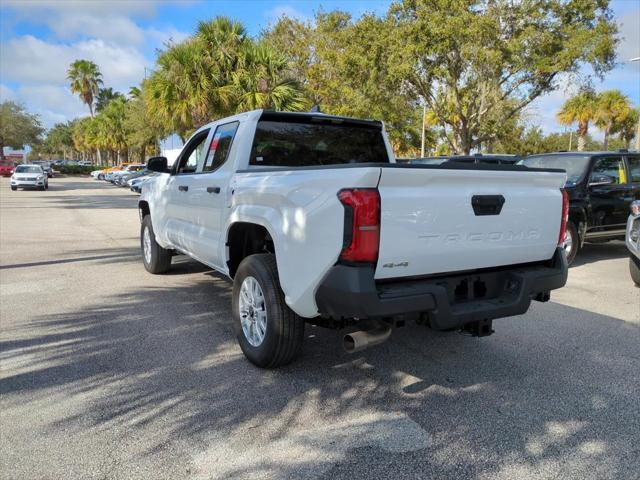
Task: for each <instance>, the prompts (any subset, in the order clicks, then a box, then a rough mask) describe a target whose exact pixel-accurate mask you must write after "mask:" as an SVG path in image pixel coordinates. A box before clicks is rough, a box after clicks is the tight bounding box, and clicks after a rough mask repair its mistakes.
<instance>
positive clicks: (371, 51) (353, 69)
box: [262, 11, 433, 155]
mask: <svg viewBox="0 0 640 480" xmlns="http://www.w3.org/2000/svg"><path fill="white" fill-rule="evenodd" d="M386 28H387V25H386V23H385V20H384V19H380V18H378V17H376V16H374V15H365V16H363V17H361V18H360V19H358V20H357V21H356V22H354V21H353V20H352V18H351V16H350V15H349V14H348V13H346V12H341V11H334V12H329V13H325V12H318V13H317V14H316V16H315V18H314V21H313V23H311V22H300V21H298V20H295V19H291V18H288V17H286V16H285V17H282V18H280V19H279V20H278V21H277V22H276V23H275V24H274V25H273V26H271V27H270V28H269V30H267V31H265V32H263V34H262V38H263V41H264V42H266V43H267V44H269V45H271V46H272V47H273V48H274V49H275V50H276V51H278V52H281V53H283V54H284V55H285V56H286V57H287V58H288V59H289V65H288V72H289V75H290V76H291V77H293V78H294V79H295V80H297V82H298V84H299V85H300V86H301V87H302V90H303V93H304V96H305V97H306V100H307V102H306V104H307V106H311V105H314V104H315V105H320V106H321V109H322V111H323V112H326V113H330V114H334V115H346V116H353V117H364V118H378V119H382V120H384V122H385V126H386V129H387V131H388V133H389V137H390V139H391V143H392V144H393V146H394V149H395V150H396V151H397V152H398V153H401V154H404V155H415V154H417V153H418V152H419V149H418V148H416V147H417V146H419V144H420V129H421V121H422V108H417V104H416V102H415V99H413V98H412V97H411V95H407V94H406V91H405V89H403V88H402V85H401V83H400V82H399V81H398V80H397V79H396V78H394V77H393V76H392V75H390V72H389V69H390V67H391V65H390V64H389V63H388V62H387V54H388V47H387V44H386V33H385V29H386ZM427 133H428V134H429V138H430V139H431V138H433V135H432V133H433V132H430V131H429V132H427Z"/></svg>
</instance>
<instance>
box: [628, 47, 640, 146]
mask: <svg viewBox="0 0 640 480" xmlns="http://www.w3.org/2000/svg"><path fill="white" fill-rule="evenodd" d="M629 61H630V62H640V57H636V58H632V59H631V60H629ZM636 151H637V152H640V116H638V126H637V127H636Z"/></svg>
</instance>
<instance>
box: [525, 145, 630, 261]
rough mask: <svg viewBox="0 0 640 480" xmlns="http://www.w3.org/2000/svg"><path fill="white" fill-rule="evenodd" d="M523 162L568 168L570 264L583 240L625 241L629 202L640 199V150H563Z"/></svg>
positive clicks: (568, 251) (566, 244)
mask: <svg viewBox="0 0 640 480" xmlns="http://www.w3.org/2000/svg"><path fill="white" fill-rule="evenodd" d="M520 163H521V164H523V165H526V166H528V167H541V168H561V169H563V170H566V171H567V184H566V186H565V189H566V190H567V194H568V195H569V223H568V224H567V236H566V237H565V243H564V248H565V251H566V253H567V260H568V261H569V263H571V262H572V261H573V259H574V258H575V257H576V255H577V253H578V251H579V250H580V248H582V245H583V244H584V242H603V241H608V240H615V239H620V240H624V234H625V227H626V223H627V217H628V216H629V205H631V202H632V201H633V200H639V199H640V153H639V152H627V151H626V150H622V151H619V152H561V153H545V154H541V155H532V156H530V157H527V158H525V159H523V160H522V161H521V162H520Z"/></svg>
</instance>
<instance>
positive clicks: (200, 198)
mask: <svg viewBox="0 0 640 480" xmlns="http://www.w3.org/2000/svg"><path fill="white" fill-rule="evenodd" d="M238 125H239V122H230V123H224V124H221V125H217V126H216V128H215V131H214V132H213V135H212V137H211V143H210V146H209V149H208V152H207V153H206V156H205V160H204V162H202V163H201V164H199V165H198V175H195V176H194V184H193V192H191V195H192V197H191V201H192V219H191V221H192V223H193V228H194V232H195V235H194V238H193V245H192V246H193V253H194V255H195V256H196V257H197V258H198V259H199V260H201V261H203V262H205V263H207V264H209V265H212V266H215V267H217V268H219V269H222V270H224V269H225V268H226V266H225V265H224V255H223V254H224V242H223V241H222V229H223V226H224V218H225V210H227V208H228V207H229V206H230V200H231V187H230V181H231V177H232V176H233V174H234V171H233V162H230V161H227V160H228V159H229V158H230V156H231V155H230V153H231V148H232V146H233V139H234V136H235V134H236V131H237V130H238Z"/></svg>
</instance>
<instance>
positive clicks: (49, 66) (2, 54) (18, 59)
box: [0, 35, 152, 91]
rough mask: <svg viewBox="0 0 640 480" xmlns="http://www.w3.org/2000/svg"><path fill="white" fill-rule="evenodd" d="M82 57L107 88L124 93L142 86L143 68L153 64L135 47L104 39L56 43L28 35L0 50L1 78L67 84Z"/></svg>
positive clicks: (6, 44)
mask: <svg viewBox="0 0 640 480" xmlns="http://www.w3.org/2000/svg"><path fill="white" fill-rule="evenodd" d="M79 58H82V59H87V60H92V61H93V62H95V63H96V64H97V65H98V67H99V68H100V71H101V72H102V73H103V79H104V82H105V85H108V86H111V87H114V88H115V89H116V90H122V91H127V90H128V89H129V87H130V86H133V85H137V84H138V83H140V80H141V79H142V78H143V76H144V67H145V66H149V65H151V63H152V62H151V61H149V60H147V59H145V57H144V56H143V55H142V53H140V51H138V50H137V49H135V48H132V47H121V46H117V45H114V44H109V43H106V42H105V41H103V40H97V39H94V40H85V41H81V42H77V43H74V44H54V43H48V42H45V41H43V40H40V39H38V38H35V37H33V36H31V35H25V36H23V37H17V38H14V39H11V40H9V41H8V42H6V43H4V44H3V45H2V46H1V47H0V78H1V80H2V82H3V83H7V82H14V83H19V84H57V85H66V83H67V78H66V77H67V69H68V68H69V65H70V64H71V63H72V62H73V61H74V60H76V59H79Z"/></svg>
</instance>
